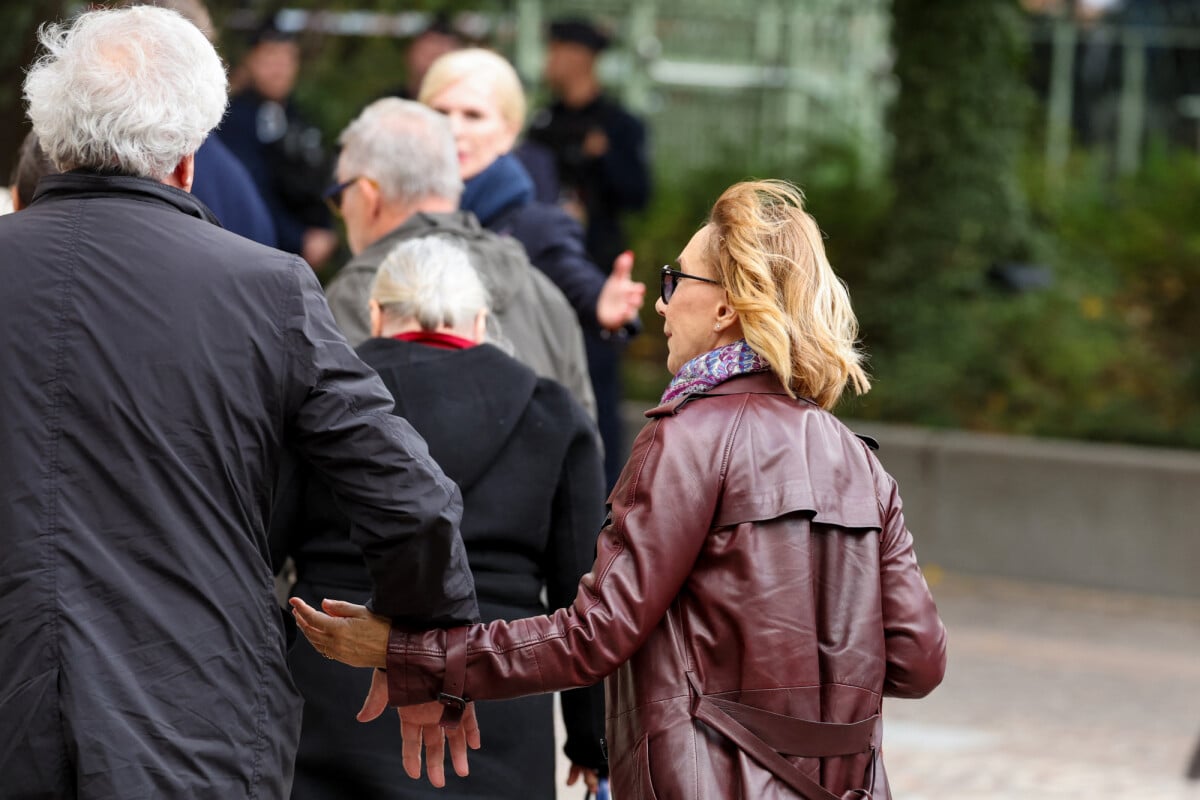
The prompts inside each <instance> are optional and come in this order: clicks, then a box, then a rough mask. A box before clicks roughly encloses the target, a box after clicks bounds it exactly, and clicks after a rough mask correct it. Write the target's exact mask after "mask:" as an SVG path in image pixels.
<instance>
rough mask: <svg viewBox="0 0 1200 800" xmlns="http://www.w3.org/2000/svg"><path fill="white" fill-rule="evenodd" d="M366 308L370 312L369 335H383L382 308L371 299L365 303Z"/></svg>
mask: <svg viewBox="0 0 1200 800" xmlns="http://www.w3.org/2000/svg"><path fill="white" fill-rule="evenodd" d="M367 308H368V310H369V311H370V313H371V335H372V336H382V335H383V309H382V308H380V307H379V303H377V302H376V301H374V300H371V301H370V302H368V303H367Z"/></svg>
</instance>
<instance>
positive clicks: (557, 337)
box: [326, 97, 596, 419]
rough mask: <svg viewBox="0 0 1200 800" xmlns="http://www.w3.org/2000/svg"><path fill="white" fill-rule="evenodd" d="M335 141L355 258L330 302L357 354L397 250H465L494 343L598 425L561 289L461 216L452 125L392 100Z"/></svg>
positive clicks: (579, 340)
mask: <svg viewBox="0 0 1200 800" xmlns="http://www.w3.org/2000/svg"><path fill="white" fill-rule="evenodd" d="M338 141H339V142H340V143H341V145H342V152H341V155H340V156H339V158H338V164H337V173H336V175H337V181H338V183H337V185H336V186H335V187H334V188H333V189H332V190H331V191H330V195H331V196H330V199H331V201H332V203H333V204H334V205H335V206H336V207H337V208H338V209H339V210H340V212H341V214H342V216H343V218H344V220H345V223H346V238H347V240H348V243H349V245H350V251H351V252H352V253H353V254H354V258H353V259H351V260H350V262H349V263H347V264H346V266H345V267H343V268H342V269H341V271H340V272H339V273H338V274H337V277H335V278H334V279H333V280H332V281H330V283H329V286H328V287H327V288H326V292H327V295H328V297H329V306H330V308H331V309H332V310H333V316H334V319H336V320H337V323H338V325H339V326H341V328H342V331H343V332H344V333H345V334H346V338H347V339H348V340H349V341H350V343H351V344H353V345H355V346H357V345H359V344H361V343H362V342H363V341H364V340H366V338H367V337H368V335H369V318H368V315H367V302H368V300H369V298H370V293H371V283H372V281H373V280H374V279H375V273H376V272H377V271H378V269H379V265H380V264H381V263H382V262H383V260H384V258H385V257H386V256H387V254H388V253H389V252H390V251H391V250H392V249H394V248H395V247H396V245H398V244H400V243H401V242H406V241H410V240H412V239H418V238H422V237H425V236H450V237H455V238H457V239H461V240H465V241H466V242H467V245H468V247H469V249H470V256H471V264H472V266H474V267H475V270H476V271H477V272H478V273H479V277H480V279H481V280H482V281H483V284H484V286H485V287H486V288H487V290H488V295H489V297H490V299H491V311H492V313H491V315H489V317H488V319H489V320H492V321H493V322H494V323H495V327H494V328H493V329H491V330H490V331H489V335H490V337H491V338H492V339H494V340H495V339H502V340H505V341H507V342H508V343H510V344H511V345H512V351H513V352H512V355H513V356H514V357H515V358H516V359H517V360H518V361H520V362H522V363H523V364H525V365H526V366H528V367H529V368H530V369H532V370H533V371H534V372H536V373H537V374H538V375H540V376H541V377H543V378H551V379H552V380H556V381H558V382H559V383H561V384H563V385H564V386H566V387H567V389H569V390H570V392H571V394H572V395H574V397H575V399H576V400H578V401H579V404H580V405H582V406H583V407H584V408H585V409H587V411H588V413H589V414H591V416H592V418H593V419H594V418H595V416H596V399H595V395H594V394H593V393H592V384H591V380H590V379H589V378H588V373H587V354H586V352H585V351H584V347H583V332H582V330H581V329H580V327H579V321H578V318H577V317H576V315H575V312H574V311H573V310H572V308H571V305H570V303H568V302H567V299H566V297H564V296H563V294H562V292H560V291H559V290H558V287H556V286H555V285H554V283H553V282H552V281H551V280H550V279H549V278H548V277H546V275H545V274H544V273H543V272H542V271H541V270H538V269H534V268H533V265H531V264H530V263H529V259H528V257H527V256H526V255H525V248H523V247H522V246H521V244H520V242H517V241H516V240H515V239H510V238H505V237H501V236H498V235H496V234H494V233H492V232H491V231H489V230H487V229H486V228H484V227H483V226H482V225H480V224H479V220H477V219H476V218H475V215H474V214H471V213H470V212H469V211H459V210H458V201H459V196H460V195H461V194H462V191H463V184H462V179H461V178H460V177H459V168H458V156H457V152H456V150H455V147H454V136H453V134H452V133H451V131H450V125H449V123H448V122H447V121H446V118H445V117H444V116H442V115H441V114H439V113H437V112H436V111H433V110H431V109H429V108H427V107H426V106H423V105H421V104H420V103H414V102H412V101H409V100H401V99H399V98H395V97H388V98H384V99H382V100H377V101H375V102H374V103H372V104H371V105H369V106H367V107H366V108H365V109H364V110H363V111H362V113H361V114H359V115H358V117H357V118H356V119H355V120H354V121H353V122H351V123H350V124H349V125H348V126H347V127H346V129H345V130H344V131H342V135H341V137H340V138H339V140H338ZM496 328H498V331H497V330H496Z"/></svg>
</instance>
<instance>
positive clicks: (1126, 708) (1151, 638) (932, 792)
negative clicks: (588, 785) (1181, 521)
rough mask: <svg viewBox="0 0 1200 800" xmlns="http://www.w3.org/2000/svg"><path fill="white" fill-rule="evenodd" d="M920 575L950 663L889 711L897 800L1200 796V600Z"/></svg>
mask: <svg viewBox="0 0 1200 800" xmlns="http://www.w3.org/2000/svg"><path fill="white" fill-rule="evenodd" d="M1198 566H1200V565H1198ZM929 578H930V583H931V585H932V586H933V591H934V597H935V598H936V599H937V601H938V606H939V608H940V609H941V612H942V617H943V619H944V620H945V622H946V625H947V627H948V629H949V632H950V666H949V669H948V671H947V675H946V681H945V683H943V684H942V686H941V687H939V688H938V689H937V691H935V692H934V693H933V694H932V695H931V696H929V697H928V698H926V699H924V700H918V701H903V700H889V701H887V702H886V705H885V706H884V719H885V720H886V732H885V735H884V751H885V754H886V760H887V765H888V773H889V775H890V777H891V783H892V790H893V794H894V795H895V797H896V799H897V800H1068V798H1069V799H1070V800H1081V799H1082V798H1119V799H1120V800H1151V798H1153V800H1200V782H1196V781H1192V782H1188V781H1186V780H1185V779H1184V772H1185V771H1186V769H1187V766H1188V763H1189V759H1190V758H1191V756H1192V753H1193V751H1194V749H1195V748H1196V747H1197V744H1198V740H1200V601H1198V600H1175V599H1164V598H1154V597H1142V596H1136V595H1127V594H1115V593H1108V592H1099V591H1091V590H1081V589H1072V588H1064V587H1058V586H1049V585H1043V584H1030V583H1018V582H1014V581H1001V580H996V579H988V578H974V577H966V576H960V575H953V576H951V575H942V574H939V573H938V572H937V571H936V570H930V571H929ZM1197 580H1200V577H1198V578H1197ZM581 796H582V792H581V791H578V790H577V789H576V788H575V787H572V788H570V789H563V790H562V791H561V792H560V793H559V798H560V799H561V800H568V798H569V800H579V798H580V797H581ZM617 800H619V798H618V799H617Z"/></svg>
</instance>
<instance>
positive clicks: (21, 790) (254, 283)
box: [0, 174, 478, 799]
mask: <svg viewBox="0 0 1200 800" xmlns="http://www.w3.org/2000/svg"><path fill="white" fill-rule="evenodd" d="M0 285H3V287H4V290H3V291H2V292H0V375H3V376H4V382H3V394H2V397H3V406H2V410H0V653H3V658H4V669H3V670H0V776H2V782H0V794H3V795H4V796H8V797H80V798H132V797H170V798H176V797H178V798H182V797H187V798H222V799H224V798H231V797H258V798H272V799H273V798H281V797H286V796H287V794H288V792H289V790H290V785H291V780H292V768H293V766H292V765H293V760H294V757H295V751H296V744H297V737H298V730H299V722H300V700H299V697H298V695H297V693H296V690H295V687H294V685H293V684H292V681H291V678H290V676H289V674H288V668H287V663H286V659H285V652H284V649H285V645H284V641H285V640H284V631H283V625H282V623H281V619H282V617H281V614H280V611H279V609H278V606H277V604H276V601H275V597H274V593H273V582H272V570H271V567H270V564H269V559H268V557H267V552H268V544H267V528H268V524H269V521H270V520H269V518H270V509H271V507H272V502H273V492H274V486H275V477H276V473H277V470H278V467H279V462H280V454H281V452H282V451H283V450H284V449H285V448H291V449H293V450H295V451H296V452H297V453H299V454H300V455H301V456H302V457H303V458H305V460H306V461H307V462H308V463H309V464H310V465H311V466H312V468H313V469H315V470H316V471H317V472H318V473H319V474H320V475H321V476H322V479H323V480H325V481H326V483H327V484H328V485H330V486H331V487H333V490H334V492H335V493H336V494H337V496H338V500H339V503H340V506H341V508H342V509H343V510H344V512H345V513H347V514H348V515H349V517H350V519H351V521H352V523H353V526H352V528H351V537H352V538H353V540H354V542H355V543H356V544H357V545H358V546H359V547H360V548H361V549H362V551H363V555H364V557H365V562H366V565H367V568H368V571H369V573H370V575H371V577H372V580H373V583H374V585H375V593H374V597H373V600H374V607H375V608H376V610H378V611H379V612H381V613H384V614H388V615H393V616H401V617H405V618H407V619H409V620H412V621H423V623H424V624H425V625H426V626H428V625H436V624H447V625H448V624H453V623H456V622H459V621H463V620H467V619H472V618H475V617H477V615H478V608H477V604H476V602H475V596H474V587H473V584H472V581H471V577H470V570H469V566H468V563H467V560H466V554H465V550H464V547H463V543H462V539H461V537H460V535H459V533H458V525H459V519H460V516H461V508H462V505H461V498H460V496H459V493H458V490H457V488H456V487H455V486H454V484H453V483H452V482H451V481H450V480H449V479H448V478H446V477H445V475H444V474H443V473H442V472H441V470H440V469H439V468H438V467H437V465H436V464H435V463H434V462H433V460H432V459H431V458H430V457H429V454H428V451H427V449H426V447H425V444H424V442H423V441H422V440H421V438H420V437H419V436H417V435H416V433H415V432H414V431H413V430H412V429H411V427H410V426H408V425H407V423H405V422H404V421H403V420H402V419H400V418H399V417H396V416H393V415H392V414H391V413H390V412H391V410H392V399H391V397H390V396H389V395H388V393H387V390H386V389H385V388H384V387H383V384H382V383H381V382H380V381H379V378H378V377H377V376H376V375H375V373H374V372H373V371H371V370H370V369H369V368H368V367H367V366H366V365H364V364H363V363H362V362H361V361H360V360H359V359H358V357H357V356H356V355H355V354H354V352H353V351H352V350H351V349H350V347H349V346H348V345H347V344H346V342H345V340H344V339H343V338H342V336H341V334H340V333H339V332H338V330H337V327H336V326H335V324H334V322H333V319H332V317H331V315H330V313H329V308H328V306H327V305H326V304H325V299H324V297H323V295H322V293H321V288H320V286H319V285H318V283H317V281H316V279H315V277H314V276H313V273H312V270H311V269H310V268H309V267H308V266H307V265H306V264H305V263H304V262H303V261H301V260H300V259H299V258H296V257H294V256H289V255H287V254H285V253H282V252H280V251H277V250H272V249H270V248H266V247H263V246H261V245H258V244H255V243H253V242H251V241H249V240H247V239H244V238H242V237H240V236H236V235H234V234H231V233H229V232H228V231H225V230H222V229H221V228H220V227H219V226H218V225H216V224H215V223H214V222H213V220H212V217H211V214H210V213H209V212H208V210H207V209H206V208H205V207H204V206H203V205H202V204H200V203H199V202H198V201H197V200H195V198H193V197H192V196H191V195H190V194H187V193H185V192H181V191H178V190H176V189H172V188H170V187H167V186H164V185H162V184H159V183H155V182H153V181H150V180H146V179H140V178H123V177H101V176H97V175H86V174H66V175H55V176H50V177H47V178H45V179H43V180H42V182H41V183H40V185H39V187H38V191H37V194H36V195H35V200H34V202H33V204H32V205H31V206H30V207H29V208H28V209H26V210H24V211H22V212H21V213H20V214H13V215H10V216H7V217H0Z"/></svg>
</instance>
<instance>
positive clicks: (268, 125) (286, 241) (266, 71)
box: [217, 19, 338, 270]
mask: <svg viewBox="0 0 1200 800" xmlns="http://www.w3.org/2000/svg"><path fill="white" fill-rule="evenodd" d="M299 72H300V46H299V44H298V43H297V42H296V40H295V37H294V36H292V35H291V34H289V33H286V32H284V31H282V30H280V29H279V28H278V27H276V25H275V22H274V20H273V19H268V20H267V21H266V22H264V23H263V24H262V25H260V26H259V27H258V29H257V30H256V31H255V32H254V35H253V36H252V38H251V43H250V50H249V51H248V52H247V53H246V55H245V57H244V58H243V59H242V61H241V63H240V64H239V65H238V74H239V78H240V80H241V81H242V82H243V83H244V85H243V86H242V87H241V89H240V90H239V91H238V92H237V93H236V94H235V95H234V96H233V97H232V98H231V99H230V102H229V110H228V111H227V113H226V115H225V119H224V120H223V121H222V122H221V127H220V128H219V129H218V130H217V136H218V137H220V139H221V141H222V142H223V143H224V144H225V145H226V146H227V147H228V148H229V150H230V151H231V152H232V153H233V154H234V156H236V157H237V159H238V160H239V161H241V162H242V165H243V166H245V168H246V170H247V171H248V172H249V173H250V177H251V178H252V179H253V180H254V185H255V186H256V187H257V188H258V191H259V194H261V195H262V198H263V199H264V200H265V201H266V204H267V208H268V209H269V210H270V213H271V219H272V221H273V223H274V226H275V234H276V236H277V238H278V243H279V247H280V249H282V250H286V251H288V252H289V253H296V254H298V255H300V256H303V257H304V260H306V261H307V262H308V263H309V264H311V265H312V267H313V268H314V269H318V270H319V269H320V268H321V267H323V266H324V265H325V264H326V262H328V261H329V259H330V257H331V256H332V255H333V253H334V251H335V250H336V249H337V243H338V238H337V234H336V233H334V231H333V228H332V222H331V220H330V217H329V211H328V209H326V207H325V204H324V202H323V201H322V199H321V192H322V190H323V189H324V188H325V185H326V182H327V181H328V179H329V172H330V169H329V158H328V156H327V154H326V153H325V150H324V149H323V147H322V145H321V131H320V129H318V128H317V127H316V126H314V125H311V124H309V123H308V122H307V121H306V120H305V119H304V117H303V116H302V115H301V114H300V111H299V109H297V108H296V105H295V103H294V102H293V100H292V90H293V89H294V88H295V85H296V78H297V76H298V74H299Z"/></svg>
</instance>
